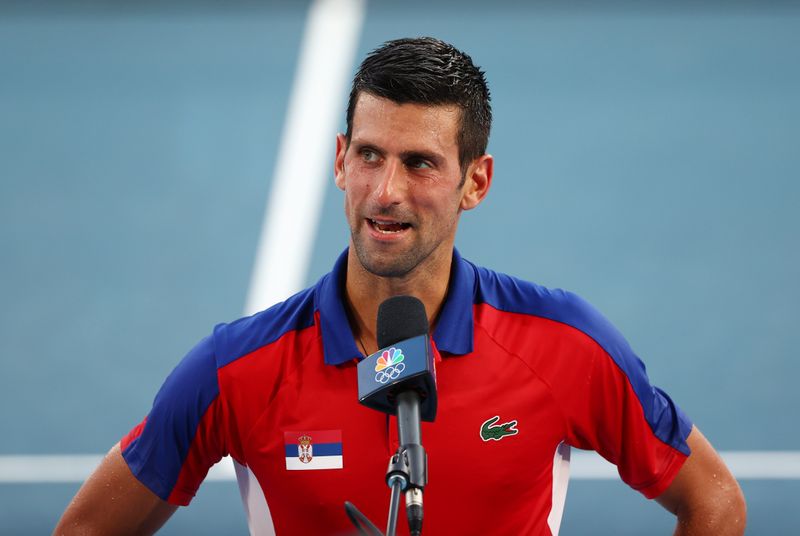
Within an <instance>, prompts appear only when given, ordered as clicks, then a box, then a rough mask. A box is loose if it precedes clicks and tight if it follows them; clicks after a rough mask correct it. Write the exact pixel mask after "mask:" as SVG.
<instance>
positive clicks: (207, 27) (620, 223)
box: [0, 0, 800, 535]
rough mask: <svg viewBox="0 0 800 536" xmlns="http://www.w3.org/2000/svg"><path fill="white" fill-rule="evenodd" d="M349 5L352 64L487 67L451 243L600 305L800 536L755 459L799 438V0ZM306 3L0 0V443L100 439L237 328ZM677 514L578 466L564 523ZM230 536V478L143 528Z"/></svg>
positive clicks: (19, 450)
mask: <svg viewBox="0 0 800 536" xmlns="http://www.w3.org/2000/svg"><path fill="white" fill-rule="evenodd" d="M343 1H344V0H343ZM601 4H602V5H601ZM363 8H364V10H365V11H363V20H361V22H360V23H359V25H358V27H357V29H358V33H357V35H356V43H357V45H356V49H355V51H354V57H355V58H357V59H359V60H360V58H362V57H363V56H364V54H365V53H366V52H368V51H369V50H371V49H373V48H375V47H376V46H378V45H379V44H381V43H382V42H383V41H386V40H388V39H392V38H396V37H402V36H409V35H410V36H416V35H434V36H437V37H440V38H442V39H445V40H448V41H450V42H452V43H454V44H455V45H456V46H459V47H460V48H462V49H464V50H465V51H467V52H468V53H470V54H471V55H472V57H473V59H474V60H475V62H476V63H477V64H478V65H480V66H481V67H482V68H483V69H484V70H485V71H486V73H487V77H488V80H489V84H490V88H491V91H492V96H493V108H494V112H495V122H494V127H493V133H492V138H491V141H490V147H489V150H490V152H491V153H492V154H494V156H495V158H496V169H495V181H494V185H493V190H492V192H491V193H490V195H489V197H488V199H487V201H486V202H485V203H484V205H482V206H481V207H479V208H478V209H477V210H476V211H474V212H471V213H466V214H464V215H463V217H462V225H461V229H460V234H459V237H458V240H457V247H458V248H459V249H460V251H461V253H462V254H463V255H464V256H465V257H467V258H469V259H470V260H473V261H475V262H477V263H478V264H484V265H488V266H491V267H493V268H496V269H498V270H501V271H505V272H507V273H510V274H512V275H516V276H519V277H523V278H526V279H530V280H533V281H536V282H538V283H541V284H544V285H547V286H550V287H562V288H567V289H570V290H572V291H574V292H577V293H578V294H581V295H582V296H583V297H585V298H586V299H588V300H589V301H590V302H592V303H593V304H594V305H595V306H597V307H598V308H599V309H600V310H601V311H603V312H604V313H605V314H606V315H607V316H608V317H609V318H610V319H611V320H612V321H613V322H614V323H615V324H616V325H617V326H618V327H619V328H620V329H621V331H622V332H623V333H624V334H625V335H626V337H627V338H628V340H629V341H630V342H631V345H632V346H633V348H634V349H635V350H636V352H637V353H638V354H639V355H640V356H642V358H643V359H644V360H645V362H646V364H647V367H648V372H649V374H650V376H651V379H652V381H653V382H654V383H655V384H657V385H658V386H660V387H662V388H664V389H665V390H666V391H667V392H669V393H670V395H672V397H673V398H674V399H675V400H676V401H677V402H678V403H679V404H680V405H681V406H682V408H683V409H684V410H685V411H686V412H687V413H688V414H689V415H690V416H691V417H692V418H693V419H694V421H695V422H696V423H697V424H698V426H699V427H700V428H701V429H702V430H703V431H704V433H705V434H706V436H708V437H709V438H710V440H711V441H712V442H713V443H714V445H715V446H716V447H717V448H718V449H719V450H721V451H724V452H731V453H744V454H746V455H748V456H750V457H748V458H747V460H748V461H747V462H746V463H747V465H746V467H747V469H748V470H749V471H751V473H749V474H750V475H751V476H750V477H748V478H746V479H743V480H742V486H743V489H744V491H745V494H746V496H747V499H748V506H749V527H750V529H749V530H748V533H749V534H754V535H759V534H792V533H794V531H796V529H797V527H798V526H800V513H798V509H797V506H796V503H797V497H800V481H798V479H797V468H796V467H795V473H794V474H795V476H794V477H792V476H791V474H790V473H791V468H790V467H788V465H787V467H786V468H785V471H784V468H783V467H782V466H781V463H782V462H778V461H777V460H778V458H777V456H775V455H771V454H770V453H771V452H774V451H790V454H791V453H797V452H798V451H800V430H799V429H798V426H797V424H796V423H797V420H798V419H797V413H798V410H800V405H799V404H798V401H797V395H796V389H795V382H796V378H798V377H800V360H798V355H797V348H799V347H800V330H798V328H797V323H798V314H797V310H798V309H797V304H798V303H800V283H799V282H798V281H799V280H800V277H798V275H800V240H798V235H800V216H798V214H799V213H800V181H798V169H800V141H799V140H800V98H799V97H798V95H800V61H798V51H800V7H798V5H796V4H794V3H789V2H723V1H719V2H682V1H679V2H670V3H665V2H634V1H616V2H602V3H601V2H555V1H552V2H522V1H518V2H510V1H504V0H499V1H496V2H472V1H465V2H456V1H455V0H451V1H444V2H435V1H425V2H423V1H418V0H412V1H406V2H402V3H401V2H388V1H368V2H364V3H363ZM308 12H309V3H307V2H292V1H289V0H285V1H279V2H271V1H264V2H256V1H230V2H224V3H217V2H211V1H182V2H178V1H175V2H155V1H146V2H100V1H83V2H80V1H70V2H55V1H51V2H36V3H29V2H22V1H18V2H17V1H5V2H0V255H2V261H1V262H0V297H1V299H0V370H2V373H0V408H1V409H0V458H2V457H8V456H12V455H48V456H50V455H71V454H100V453H102V452H104V451H106V450H107V449H108V448H109V447H110V446H111V445H113V444H114V443H115V442H116V441H118V440H119V438H120V437H121V436H122V435H123V434H125V433H126V432H127V431H128V430H129V429H130V428H131V427H132V426H134V425H135V424H136V423H138V422H139V421H140V420H141V418H142V417H143V416H144V415H145V414H146V413H147V411H148V409H149V407H150V404H151V402H152V399H153V397H154V395H155V393H156V391H157V389H158V388H159V386H160V384H161V382H162V380H163V379H164V378H165V376H166V375H167V374H168V373H169V371H170V370H171V369H172V368H173V367H174V366H175V364H176V363H177V361H178V360H179V359H180V358H181V357H182V356H183V355H184V353H185V352H186V351H187V350H188V349H189V348H191V347H192V346H193V345H194V343H195V342H196V341H197V340H199V339H200V338H202V337H203V336H205V335H206V334H207V333H208V332H209V331H210V330H211V328H212V327H213V325H214V324H216V323H218V322H222V321H229V320H233V319H235V318H237V317H239V316H241V315H242V313H243V311H244V310H245V306H246V300H247V296H248V293H249V291H250V282H251V275H252V271H253V266H254V262H255V258H256V252H257V250H258V247H259V244H260V240H261V225H262V220H263V218H264V214H265V207H266V206H267V203H268V196H269V194H270V192H271V186H272V183H273V180H274V177H275V176H276V175H275V170H276V162H277V160H278V159H279V151H280V148H281V140H282V137H283V136H284V129H285V123H286V119H287V105H288V104H287V103H288V102H289V101H290V99H291V98H292V95H293V94H294V93H293V92H295V91H297V88H296V87H295V80H296V73H297V67H298V61H299V59H300V55H301V53H300V51H301V48H302V47H301V43H303V42H304V31H305V28H306V22H307V14H308ZM354 68H355V64H353V63H352V62H351V63H350V64H349V66H348V70H347V73H346V77H349V76H350V75H351V73H352V72H353V69H354ZM316 91H319V92H326V91H327V92H341V88H338V87H326V86H325V84H321V85H319V87H317V88H316ZM338 105H339V110H338V111H337V114H338V115H337V116H336V117H337V121H338V122H337V124H336V126H335V128H333V129H331V131H330V132H323V133H322V134H323V135H324V139H326V140H328V141H327V142H326V143H328V145H327V146H326V149H325V150H326V151H327V154H328V155H329V156H328V157H329V162H330V164H326V167H325V169H324V170H323V171H324V173H325V175H324V177H322V180H321V181H320V182H319V184H320V185H322V186H320V187H319V188H320V189H319V190H315V192H316V193H318V194H320V195H321V197H320V199H321V203H320V207H319V210H316V209H314V210H310V209H309V207H308V206H307V205H305V204H304V202H303V198H302V197H301V198H299V199H296V200H295V202H294V203H293V204H292V209H293V214H292V216H293V218H294V220H290V221H289V222H288V225H287V226H286V227H285V231H286V233H292V232H293V229H294V226H295V225H297V226H301V225H304V223H305V222H307V221H311V222H314V223H313V242H311V243H310V252H311V253H310V258H309V260H308V262H307V263H306V264H307V266H306V267H305V268H304V271H303V273H302V274H300V275H301V276H302V281H301V282H302V283H303V284H310V283H312V282H314V281H316V280H317V278H319V277H320V276H321V275H322V274H324V273H325V272H327V271H328V270H329V269H330V267H331V266H332V263H333V260H334V259H335V257H336V255H338V253H339V252H340V251H341V250H342V249H343V248H344V247H345V245H346V242H347V236H348V232H347V229H346V226H345V224H344V219H343V217H342V195H341V192H339V191H338V190H337V189H336V188H335V187H334V185H333V180H332V179H333V175H332V167H333V150H334V135H335V131H336V130H337V129H338V130H343V125H344V111H345V105H346V102H345V100H344V95H343V94H342V98H341V100H340V103H339V104H338ZM305 128H308V129H313V128H314V125H306V127H305ZM309 139H313V136H311V135H310V134H309ZM289 164H290V166H289V168H290V169H292V166H291V164H292V162H289ZM299 168H300V164H299V163H298V169H299ZM309 195H312V192H309ZM267 277H268V274H267ZM354 397H355V395H354ZM781 459H783V458H781ZM770 471H771V472H770ZM376 478H383V475H376ZM432 478H433V475H432ZM33 480H35V479H34V475H33V473H32V476H31V479H30V481H26V482H8V481H4V482H0V533H2V534H13V535H25V534H44V533H48V532H49V531H50V530H52V528H53V526H54V524H55V522H56V520H57V519H58V517H59V516H60V514H61V512H62V511H63V509H64V508H65V506H66V504H67V502H68V500H69V498H70V497H71V496H72V495H73V494H74V493H75V491H76V490H77V488H78V486H79V483H78V482H61V483H52V482H34V481H33ZM387 497H388V495H387ZM342 515H344V514H342ZM671 519H672V518H671V516H670V515H669V514H667V513H665V512H664V511H662V510H661V508H660V507H659V506H658V505H657V504H655V503H653V502H648V501H646V500H645V499H643V498H642V497H641V496H639V495H638V494H637V493H636V492H634V491H631V490H630V489H628V488H627V487H626V486H625V485H624V484H622V483H620V482H618V481H616V480H613V479H596V480H593V479H586V478H576V479H573V481H572V482H571V483H570V488H569V493H568V498H567V505H566V509H565V513H564V520H563V523H562V527H561V534H564V535H576V534H609V535H623V534H655V533H659V534H668V533H670V525H671V522H672V521H671ZM246 531H247V528H246V522H245V518H244V513H243V509H242V506H241V502H240V499H239V494H238V490H237V487H236V484H235V482H233V481H231V480H227V481H219V482H208V483H206V484H205V485H204V486H203V487H202V488H201V490H200V492H199V494H198V496H197V497H196V499H195V501H194V503H193V504H192V506H190V507H189V508H186V509H181V510H180V511H179V512H178V513H177V514H176V516H175V517H174V518H173V520H172V521H171V522H170V523H169V524H168V525H167V527H166V528H165V529H164V531H163V534H198V535H200V534H245V533H246Z"/></svg>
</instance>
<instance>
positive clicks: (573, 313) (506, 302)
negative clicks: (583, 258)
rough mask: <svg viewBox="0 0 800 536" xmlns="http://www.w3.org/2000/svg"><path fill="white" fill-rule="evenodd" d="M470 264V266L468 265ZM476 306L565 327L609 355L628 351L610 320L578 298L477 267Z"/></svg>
mask: <svg viewBox="0 0 800 536" xmlns="http://www.w3.org/2000/svg"><path fill="white" fill-rule="evenodd" d="M470 264H471V263H470ZM472 266H473V268H474V270H475V275H476V277H475V281H476V283H475V304H476V305H488V306H489V307H491V308H492V309H495V310H497V311H499V312H502V313H509V314H511V315H523V316H525V317H528V318H529V319H542V320H547V321H552V322H556V323H559V324H562V325H565V326H567V327H569V328H572V330H574V331H576V332H579V333H581V334H583V335H585V336H586V337H588V339H590V340H591V341H593V342H594V343H596V344H598V345H599V346H600V347H602V348H603V350H605V352H606V353H608V354H609V355H611V356H615V358H616V356H622V355H625V354H627V353H629V352H630V348H629V346H628V343H627V341H626V340H625V338H624V337H623V336H622V334H621V333H620V332H619V330H617V329H616V327H614V325H613V324H612V323H611V322H609V320H608V319H607V318H606V317H605V316H604V315H603V314H602V313H600V311H598V310H597V309H596V308H595V307H594V306H593V305H591V304H590V303H589V302H588V301H586V300H585V299H583V298H582V297H580V296H579V295H577V294H575V293H573V292H570V291H567V290H563V289H559V288H556V289H551V288H547V287H545V286H542V285H539V284H537V283H533V282H531V281H526V280H523V279H520V278H517V277H513V276H510V275H507V274H504V273H501V272H497V271H495V270H491V269H488V268H484V267H480V266H476V265H474V264H472Z"/></svg>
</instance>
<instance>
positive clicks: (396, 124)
mask: <svg viewBox="0 0 800 536" xmlns="http://www.w3.org/2000/svg"><path fill="white" fill-rule="evenodd" d="M460 117H461V110H460V109H459V108H458V106H455V105H447V104H442V105H425V104H416V103H403V104H398V103H396V102H394V101H392V100H389V99H385V98H382V97H376V96H375V95H371V94H369V93H362V94H360V95H359V96H358V100H357V101H356V106H355V110H354V112H353V124H352V133H351V138H352V140H355V141H358V142H369V143H378V144H381V145H382V146H390V145H394V144H403V145H408V144H419V145H420V149H422V148H425V149H427V150H438V151H440V152H442V153H448V152H450V151H452V150H455V151H456V152H457V151H458V139H457V136H458V127H459V119H460Z"/></svg>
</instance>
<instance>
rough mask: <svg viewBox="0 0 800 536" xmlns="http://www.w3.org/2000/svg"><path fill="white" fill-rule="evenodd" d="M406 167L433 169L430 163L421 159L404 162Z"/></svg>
mask: <svg viewBox="0 0 800 536" xmlns="http://www.w3.org/2000/svg"><path fill="white" fill-rule="evenodd" d="M406 165H407V166H408V167H410V168H412V169H430V168H432V167H433V166H431V164H430V162H428V161H427V160H425V159H422V158H411V159H410V160H408V161H407V162H406Z"/></svg>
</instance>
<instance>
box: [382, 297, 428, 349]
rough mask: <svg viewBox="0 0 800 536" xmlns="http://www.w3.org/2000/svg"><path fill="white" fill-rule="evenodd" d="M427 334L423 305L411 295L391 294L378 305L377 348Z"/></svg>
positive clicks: (426, 321) (426, 318) (426, 317)
mask: <svg viewBox="0 0 800 536" xmlns="http://www.w3.org/2000/svg"><path fill="white" fill-rule="evenodd" d="M427 334H428V315H427V314H426V313H425V306H424V305H422V302H421V301H419V300H418V299H417V298H415V297H413V296H393V297H391V298H389V299H388V300H385V301H384V302H383V303H381V305H380V307H378V327H377V338H378V348H385V347H387V346H391V345H393V344H395V343H397V342H400V341H402V340H405V339H410V338H412V337H417V336H419V335H427Z"/></svg>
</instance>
